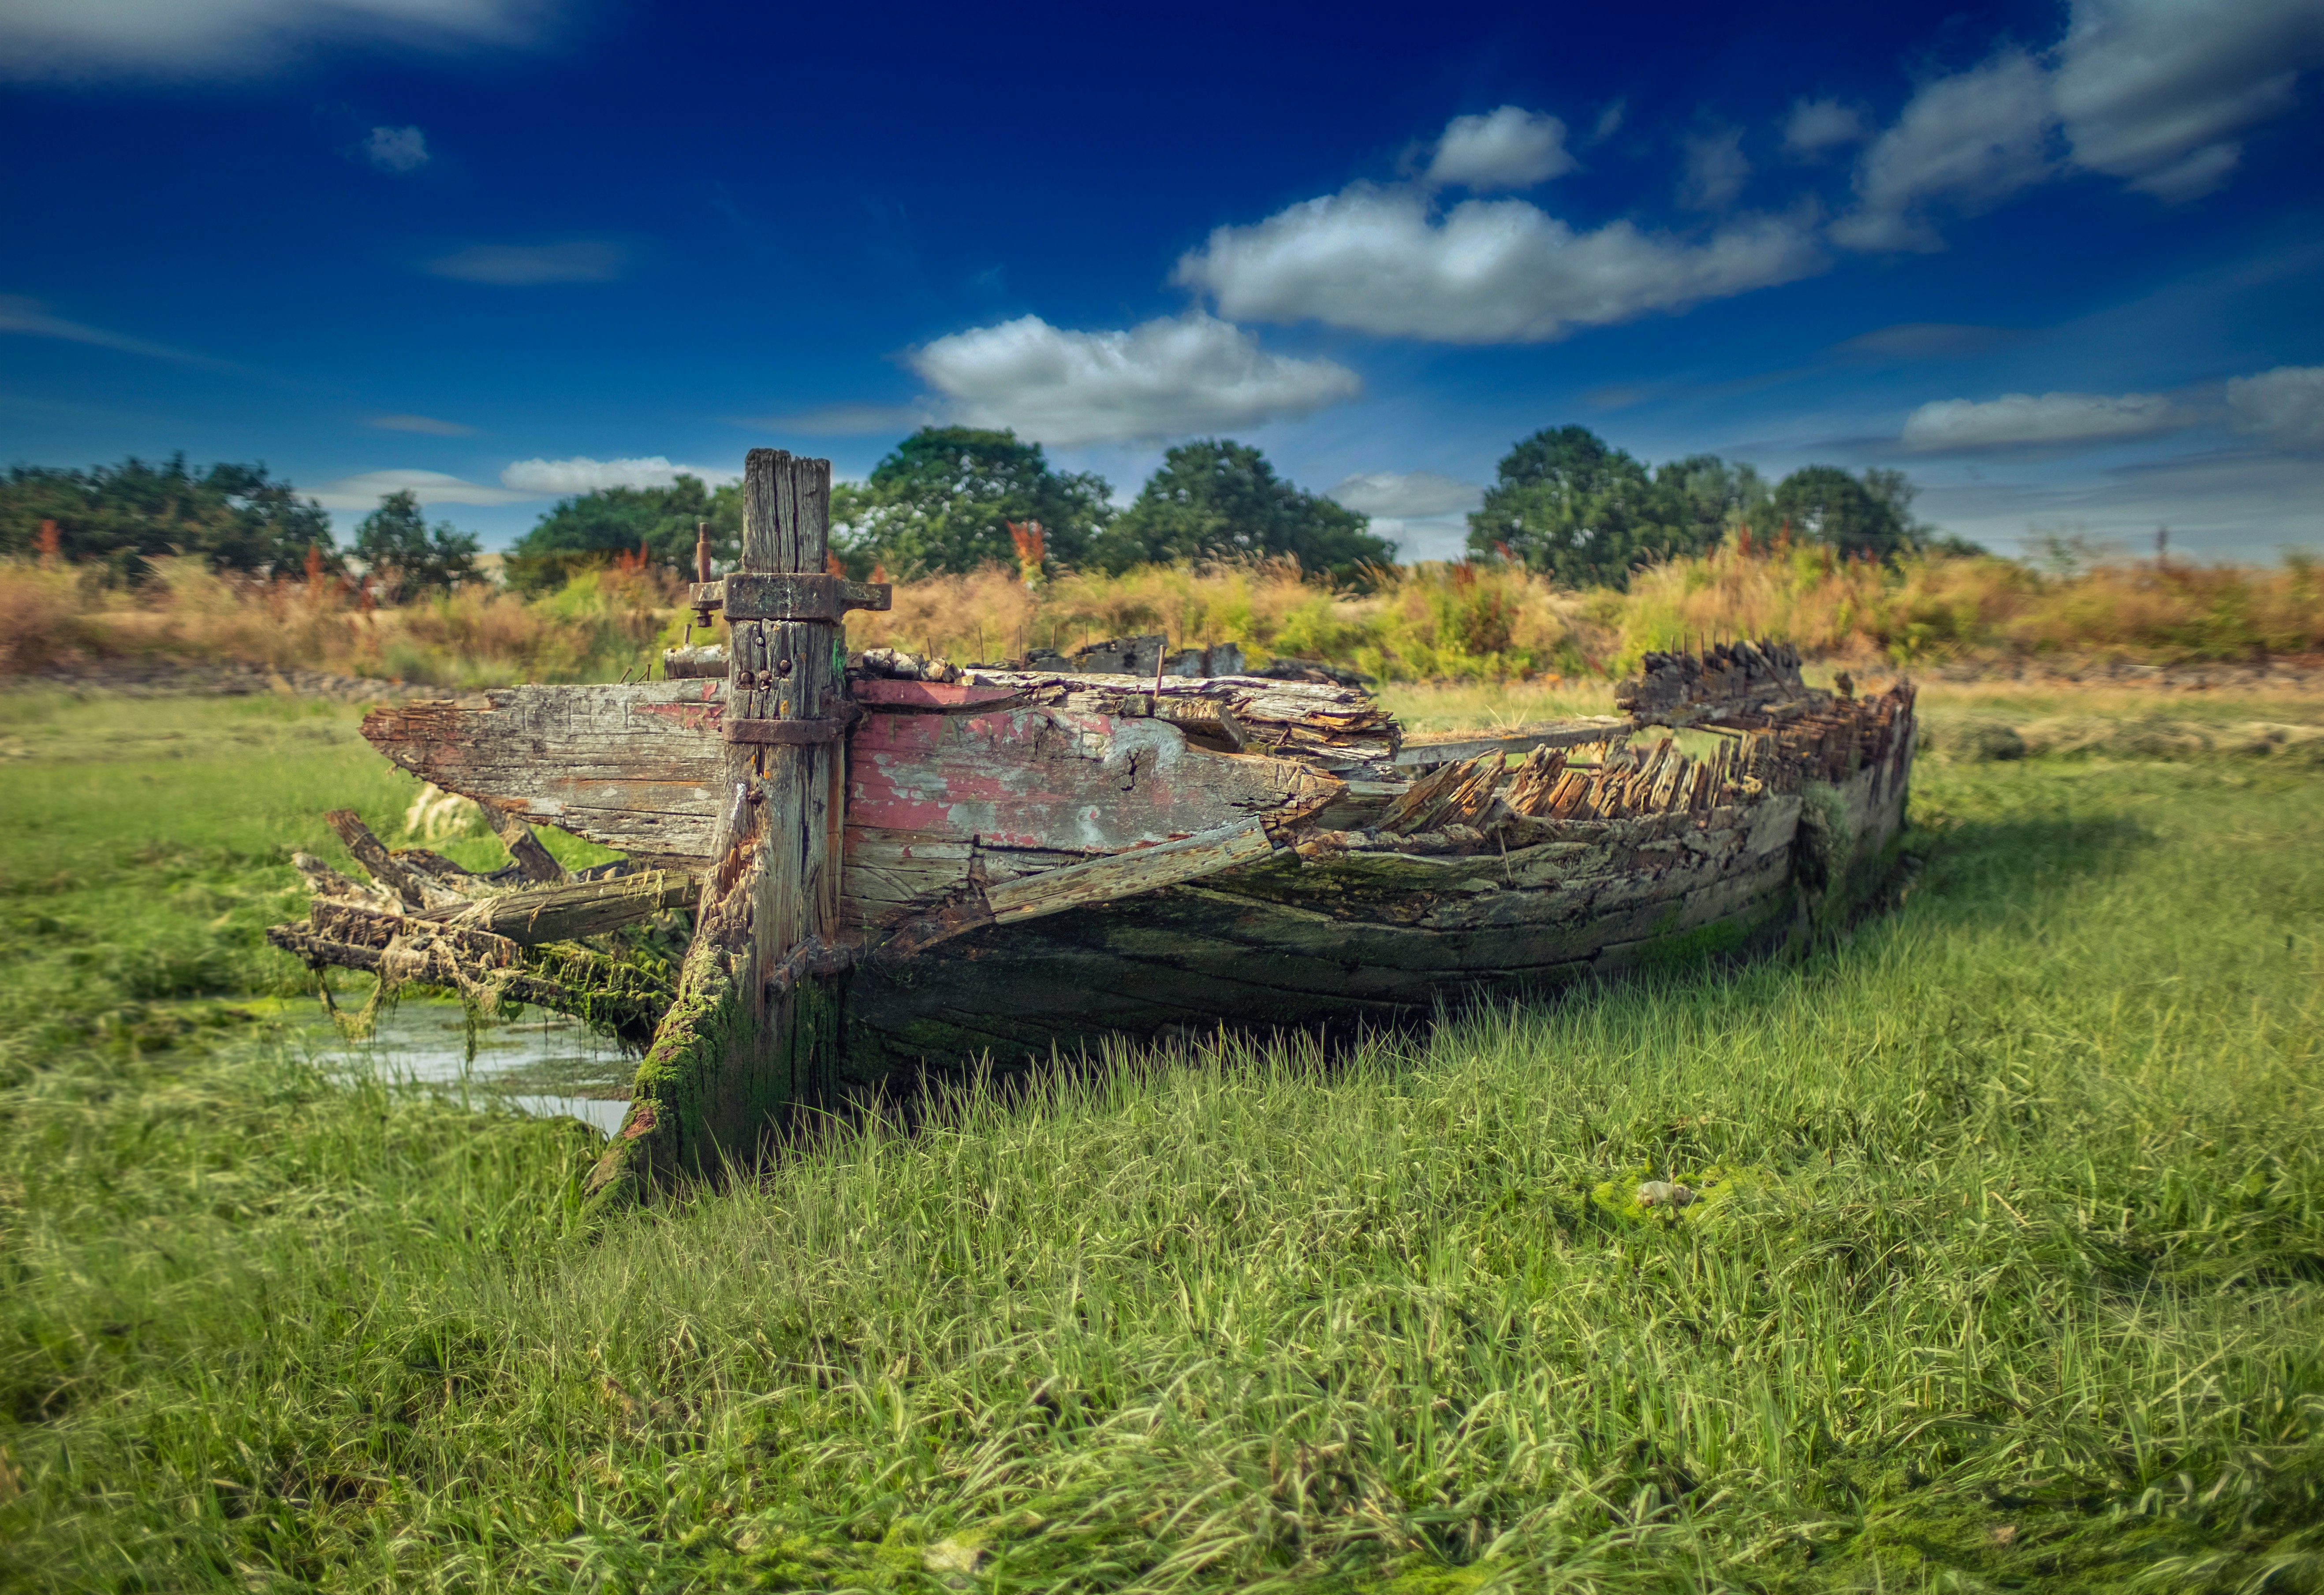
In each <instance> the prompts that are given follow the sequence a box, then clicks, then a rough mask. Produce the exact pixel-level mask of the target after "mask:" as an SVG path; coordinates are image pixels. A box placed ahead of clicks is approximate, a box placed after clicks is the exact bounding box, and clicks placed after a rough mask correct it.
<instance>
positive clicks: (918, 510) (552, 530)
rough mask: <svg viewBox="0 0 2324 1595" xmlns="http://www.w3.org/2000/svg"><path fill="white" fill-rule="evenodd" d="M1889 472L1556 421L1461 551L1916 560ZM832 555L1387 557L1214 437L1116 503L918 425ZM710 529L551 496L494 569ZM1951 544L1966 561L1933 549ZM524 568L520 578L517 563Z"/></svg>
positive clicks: (1906, 511)
mask: <svg viewBox="0 0 2324 1595" xmlns="http://www.w3.org/2000/svg"><path fill="white" fill-rule="evenodd" d="M1913 498H1914V486H1913V484H1912V483H1911V481H1910V480H1908V479H1907V478H1906V476H1905V475H1904V473H1903V472H1902V471H1891V470H1882V469H1879V468H1877V467H1875V468H1871V469H1867V470H1864V471H1859V472H1854V473H1851V472H1849V471H1846V470H1842V469H1841V468H1840V467H1839V466H1807V467H1805V468H1804V469H1802V470H1798V471H1794V472H1793V473H1792V474H1791V475H1788V476H1786V477H1784V479H1783V480H1782V481H1781V482H1780V483H1777V484H1775V485H1773V486H1772V487H1771V486H1770V485H1769V484H1767V482H1766V479H1765V478H1763V477H1762V476H1761V475H1760V474H1759V473H1758V472H1757V470H1755V469H1754V468H1752V467H1751V466H1748V465H1743V464H1739V463H1736V462H1731V461H1728V460H1724V459H1721V458H1720V456H1717V455H1710V454H1702V455H1692V456H1688V457H1687V458H1684V459H1678V460H1671V461H1668V462H1666V463H1665V464H1663V465H1660V466H1647V465H1646V463H1645V462H1643V461H1641V460H1639V459H1637V457H1636V456H1633V455H1631V454H1629V453H1628V452H1627V451H1626V450H1623V449H1620V448H1617V447H1613V446H1612V445H1611V444H1609V443H1607V442H1606V441H1605V440H1604V439H1603V438H1600V437H1599V436H1598V435H1597V434H1595V433H1594V432H1592V431H1591V430H1590V429H1588V428H1587V427H1577V426H1568V427H1554V428H1549V429H1544V430H1542V431H1539V432H1536V433H1535V434H1534V435H1533V436H1532V437H1530V438H1526V439H1525V440H1524V441H1522V442H1520V443H1518V444H1517V447H1515V448H1513V449H1511V450H1510V451H1509V453H1508V455H1507V456H1505V457H1504V458H1503V459H1502V460H1501V462H1500V468H1499V473H1498V475H1497V477H1496V479H1495V481H1494V484H1493V485H1492V486H1491V487H1490V488H1489V489H1487V490H1486V493H1485V495H1484V502H1483V503H1482V504H1481V505H1480V507H1479V508H1478V509H1477V510H1476V511H1475V512H1473V513H1471V515H1470V516H1469V538H1468V548H1469V552H1470V553H1471V556H1472V557H1475V558H1488V559H1490V558H1504V559H1511V560H1516V561H1518V562H1520V563H1523V564H1524V565H1526V566H1527V567H1530V568H1532V569H1535V570H1537V571H1540V572H1542V573H1543V574H1545V575H1546V576H1550V577H1552V578H1553V579H1554V580H1556V581H1558V582H1562V583H1563V584H1565V585H1570V586H1577V587H1582V586H1623V585H1627V584H1628V581H1629V577H1630V573H1631V572H1633V571H1635V570H1637V569H1638V568H1639V567H1642V566H1646V565H1649V564H1652V563H1655V562H1656V561H1659V560H1664V559H1669V558H1676V557H1679V556H1682V555H1688V554H1701V553H1702V552H1704V551H1706V550H1708V549H1711V548H1714V547H1716V546H1717V545H1718V544H1719V543H1720V540H1721V539H1724V538H1726V537H1728V536H1729V535H1730V534H1731V533H1733V532H1735V531H1737V530H1740V529H1743V528H1747V527H1752V528H1757V530H1758V531H1759V533H1760V535H1762V536H1763V537H1764V538H1766V539H1767V540H1769V541H1774V540H1775V539H1778V538H1780V537H1782V536H1784V535H1788V536H1790V537H1791V538H1792V539H1794V540H1797V541H1800V542H1803V543H1821V544H1825V545H1828V546H1830V547H1832V548H1834V549H1839V550H1840V552H1841V553H1843V554H1846V555H1849V556H1851V557H1868V558H1877V559H1889V558H1895V557H1896V556H1897V555H1900V554H1904V553H1907V552H1911V551H1913V550H1914V549H1923V548H1927V547H1930V546H1932V539H1934V535H1935V534H1934V529H1932V528H1931V527H1929V526H1928V525H1926V524H1925V523H1923V522H1922V521H1918V520H1916V519H1914V515H1913V512H1912V504H1913ZM831 512H832V532H833V537H832V542H833V547H834V549H835V550H836V551H837V552H838V555H839V558H841V560H842V561H843V562H844V564H845V565H846V566H847V567H848V568H849V570H850V572H851V573H852V574H853V575H856V576H864V575H868V574H870V573H871V571H872V570H873V569H875V568H877V569H880V570H881V571H883V572H884V573H885V574H887V575H890V576H907V575H914V574H924V573H938V572H964V571H970V570H974V569H977V568H978V567H982V566H986V565H1001V566H1008V565H1010V564H1012V563H1014V562H1015V560H1016V558H1017V550H1016V549H1015V546H1014V544H1013V543H1012V541H1011V539H1010V534H1009V527H1010V524H1011V523H1012V522H1014V523H1017V524H1023V523H1024V522H1027V521H1037V522H1038V523H1039V524H1040V526H1041V527H1042V530H1043V532H1044V541H1045V545H1046V546H1045V549H1044V552H1045V554H1046V557H1047V562H1048V563H1050V564H1052V565H1054V566H1056V567H1068V568H1074V569H1083V570H1092V569H1093V570H1101V571H1106V572H1109V573H1116V572H1120V571H1123V570H1127V569H1129V568H1130V567H1133V566H1138V565H1148V564H1157V563H1160V564H1175V563H1179V562H1183V561H1188V560H1203V559H1217V558H1234V557H1237V556H1250V555H1256V556H1261V557H1268V558H1293V559H1296V560H1297V561H1298V562H1299V564H1300V566H1301V567H1303V568H1305V569H1307V570H1312V571H1317V572H1322V573H1324V574H1326V575H1328V576H1331V577H1332V578H1333V579H1334V580H1338V581H1342V582H1350V581H1352V582H1359V583H1360V582H1361V581H1363V580H1364V579H1365V576H1364V573H1365V572H1366V571H1367V570H1368V569H1370V568H1374V567H1381V566H1386V565H1389V564H1392V563H1393V562H1394V561H1395V558H1396V552H1397V550H1396V545H1395V544H1394V543H1393V542H1390V541H1389V540H1388V539H1385V538H1382V537H1380V536H1379V535H1377V534H1375V533H1374V532H1373V531H1372V530H1371V527H1370V522H1369V520H1368V519H1367V518H1366V517H1364V516H1362V515H1360V514H1358V513H1357V512H1355V511H1353V510H1350V509H1348V508H1346V507H1345V506H1344V505H1342V504H1338V503H1335V502H1333V501H1332V500H1331V499H1328V498H1325V497H1323V496H1321V495H1319V494H1316V493H1310V492H1308V491H1307V490H1305V489H1304V488H1301V487H1297V486H1296V485H1294V484H1291V483H1289V482H1286V481H1285V480H1284V479H1283V478H1282V477H1281V476H1280V475H1277V473H1276V470H1275V467H1274V466H1273V465H1271V464H1270V463H1269V462H1268V458H1267V456H1265V455H1264V454H1262V453H1261V452H1260V451H1259V450H1258V449H1257V448H1254V447H1250V445H1249V444H1245V443H1238V442H1235V441H1234V440H1232V439H1231V438H1203V439H1201V440H1199V441H1196V442H1193V443H1185V444H1181V445H1179V446H1178V447H1176V448H1173V449H1171V450H1169V451H1168V452H1167V454H1165V455H1164V456H1163V458H1162V464H1161V466H1160V467H1159V468H1158V469H1157V470H1156V471H1155V473H1154V474H1153V475H1151V476H1149V477H1148V478H1147V480H1146V484H1145V485H1144V486H1143V487H1141V488H1140V489H1139V493H1138V496H1137V498H1135V499H1134V500H1132V501H1131V502H1130V504H1129V505H1128V506H1127V507H1123V508H1117V507H1116V506H1115V505H1114V504H1113V502H1112V489H1111V486H1110V485H1109V484H1107V483H1106V481H1105V479H1104V478H1103V477H1102V476H1100V475H1096V474H1095V473H1094V472H1078V473H1076V472H1065V471H1060V470H1058V469H1056V467H1055V466H1053V465H1052V464H1051V463H1050V462H1049V460H1048V458H1047V455H1046V454H1045V453H1044V452H1043V450H1042V447H1041V446H1040V445H1039V444H1037V443H1028V442H1026V441H1024V440H1023V439H1021V438H1018V437H1017V436H1016V435H1015V434H1014V433H1013V432H1008V431H991V430H985V429H977V428H971V427H927V428H923V429H921V430H919V431H918V432H915V433H913V434H912V435H911V436H910V437H909V438H906V439H905V440H904V441H903V442H902V443H900V444H899V445H898V446H897V447H895V449H894V450H892V451H891V452H890V454H889V455H888V456H886V457H885V458H884V459H882V460H881V462H880V463H879V464H878V465H877V466H874V467H873V468H872V471H871V475H870V477H869V478H868V479H867V480H865V481H863V482H862V483H860V484H859V483H840V484H835V486H834V487H833V489H832V511H831ZM699 521H709V522H710V523H711V526H712V529H713V546H714V550H715V552H716V553H717V555H718V557H719V558H721V559H732V558H733V557H734V554H735V552H736V550H737V549H738V546H739V539H740V538H741V535H742V494H741V490H740V488H739V487H736V486H733V485H729V486H725V487H720V488H717V489H715V490H713V489H708V488H705V486H704V485H703V484H701V483H700V482H698V481H696V480H695V479H694V478H692V477H690V476H681V477H680V478H678V484H677V485H675V486H672V487H667V488H613V489H609V490H606V491H604V492H600V493H586V494H583V495H581V496H579V497H576V498H570V499H567V500H565V501H564V502H560V503H559V504H558V506H557V507H556V508H555V509H554V510H551V511H550V512H549V513H548V514H547V515H544V516H543V517H542V518H541V520H540V523H539V525H538V526H536V527H534V528H533V530H531V531H530V532H529V533H527V534H526V536H525V538H524V539H523V540H522V541H521V542H519V543H518V545H517V546H516V549H514V551H513V552H512V556H511V563H512V576H513V577H514V579H516V580H519V581H520V582H525V581H534V582H540V583H543V584H544V585H545V584H546V583H548V582H550V581H553V580H555V579H557V578H558V577H559V576H561V575H562V571H563V567H564V566H565V564H566V563H567V562H571V561H576V560H578V559H583V558H604V557H606V556H607V555H609V554H611V553H613V551H615V550H617V549H637V548H640V547H641V546H642V547H644V548H645V549H647V550H648V551H649V554H650V557H651V558H654V559H655V560H657V561H658V562H668V563H672V564H678V565H680V566H681V567H682V566H683V565H684V564H685V562H687V561H688V560H690V559H691V558H692V557H693V549H694V539H695V528H696V524H697V522H699ZM1941 541H1942V544H1943V546H1945V547H1948V548H1951V549H1966V548H1967V547H1968V545H1966V544H1960V543H1958V542H1955V541H1952V540H1951V539H1941ZM529 566H530V567H532V568H531V569H530V570H528V569H527V567H529Z"/></svg>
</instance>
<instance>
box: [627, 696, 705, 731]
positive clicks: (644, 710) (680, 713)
mask: <svg viewBox="0 0 2324 1595" xmlns="http://www.w3.org/2000/svg"><path fill="white" fill-rule="evenodd" d="M630 712H631V713H632V714H633V715H659V716H661V717H662V718H663V719H665V720H675V721H677V722H678V725H679V727H680V728H681V729H683V730H686V731H716V730H717V729H718V727H719V724H720V723H721V722H722V721H724V719H725V717H726V705H724V704H723V703H719V702H717V701H716V700H715V699H713V698H709V697H706V696H705V698H704V700H703V702H701V703H698V704H632V705H630Z"/></svg>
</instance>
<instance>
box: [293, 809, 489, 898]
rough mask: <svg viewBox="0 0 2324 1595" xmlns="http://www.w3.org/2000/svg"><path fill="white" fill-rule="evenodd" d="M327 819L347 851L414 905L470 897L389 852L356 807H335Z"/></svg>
mask: <svg viewBox="0 0 2324 1595" xmlns="http://www.w3.org/2000/svg"><path fill="white" fill-rule="evenodd" d="M323 820H324V823H325V824H327V825H329V826H330V827H331V829H332V830H334V831H336V832H337V833H338V837H339V840H340V841H342V842H344V843H346V844H347V851H348V852H349V853H353V854H354V855H355V862H357V863H359V864H361V865H362V866H363V867H364V869H366V870H368V871H371V877H372V879H373V880H376V881H378V882H379V883H380V884H381V885H382V886H384V887H386V888H388V889H389V890H391V891H392V892H394V893H395V895H396V896H398V897H400V898H401V899H403V900H404V901H405V902H406V903H408V904H410V906H411V907H412V908H440V907H442V906H444V905H445V904H447V903H458V902H464V901H466V899H464V898H462V897H461V896H460V895H459V894H458V893H457V892H452V891H447V890H444V888H442V887H440V886H438V885H437V884H436V883H435V882H434V881H432V880H429V879H428V878H427V877H426V876H424V875H422V874H421V873H420V871H417V870H415V869H413V868H411V867H410V865H408V864H406V863H404V862H401V860H399V859H397V858H396V857H395V855H394V854H392V853H389V852H388V851H387V849H386V848H385V847H383V846H382V845H381V844H380V840H379V838H378V837H376V836H374V835H373V834H372V833H371V827H370V826H369V825H364V823H363V818H362V816H359V815H357V814H356V813H355V810H354V809H352V808H335V809H332V810H331V811H330V812H329V813H327V814H326V815H325V816H323Z"/></svg>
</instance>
